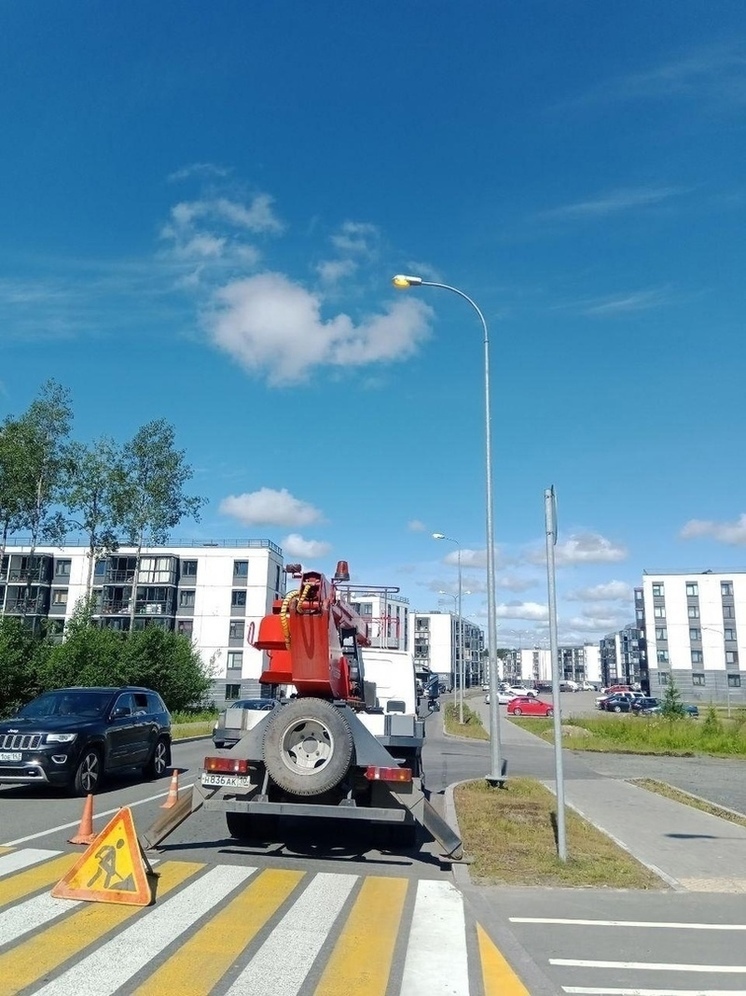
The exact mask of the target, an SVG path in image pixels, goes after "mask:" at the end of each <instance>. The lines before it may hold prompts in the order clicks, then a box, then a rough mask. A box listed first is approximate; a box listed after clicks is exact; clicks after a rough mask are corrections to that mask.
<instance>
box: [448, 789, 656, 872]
mask: <svg viewBox="0 0 746 996" xmlns="http://www.w3.org/2000/svg"><path fill="white" fill-rule="evenodd" d="M455 803H456V813H457V815H458V822H459V827H460V829H461V836H462V838H463V841H464V849H465V851H466V853H467V854H468V855H469V856H470V857H471V858H473V864H472V865H471V866H470V873H471V876H472V879H473V880H474V881H475V882H477V883H478V884H480V885H516V886H565V887H575V888H583V887H585V888H589V887H595V888H610V889H663V888H665V885H664V884H663V882H661V880H660V879H659V878H658V877H657V876H656V875H654V874H653V872H651V871H649V870H648V869H647V868H646V867H645V866H644V865H641V864H640V863H639V862H638V861H636V860H635V858H633V857H632V856H631V855H630V854H628V853H627V852H626V851H623V850H621V848H619V847H617V845H616V844H614V842H613V841H612V840H610V839H609V838H608V837H607V836H606V835H605V834H603V833H601V831H600V830H597V829H596V828H595V827H594V826H591V824H590V823H586V821H585V820H583V819H581V818H580V817H579V816H578V815H577V814H575V813H573V812H571V811H569V810H568V811H567V814H566V817H567V818H566V830H567V853H568V860H567V862H562V861H560V860H559V858H558V857H557V847H556V842H555V829H554V828H555V824H556V812H557V802H556V799H555V797H554V795H552V793H551V792H550V791H549V790H548V789H546V788H544V786H543V785H541V784H539V782H537V781H535V780H533V779H531V778H513V779H511V780H510V781H509V782H508V788H507V789H504V790H503V789H494V788H491V787H490V786H489V785H488V784H487V783H486V782H484V781H474V782H467V783H465V784H463V785H459V786H457V788H456V791H455Z"/></svg>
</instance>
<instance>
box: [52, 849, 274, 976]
mask: <svg viewBox="0 0 746 996" xmlns="http://www.w3.org/2000/svg"><path fill="white" fill-rule="evenodd" d="M255 871H256V868H244V867H241V866H240V865H217V866H216V867H214V868H211V869H210V870H209V871H207V872H205V873H204V874H203V875H200V877H199V878H198V879H197V880H196V881H194V882H190V884H189V885H187V886H186V887H185V888H184V889H181V890H180V891H179V892H177V893H176V894H175V895H174V896H171V897H170V898H169V899H167V900H166V902H163V903H158V905H156V906H154V907H152V908H151V909H150V910H149V911H148V912H147V913H144V914H142V913H141V915H140V916H139V917H138V918H137V919H136V921H135V922H134V923H132V924H130V925H129V926H128V927H126V928H125V929H124V930H123V931H121V932H120V933H119V934H118V935H117V936H116V937H115V938H114V939H113V940H111V941H108V942H107V943H105V944H102V945H101V946H100V947H97V948H96V949H95V950H94V951H92V952H91V953H90V954H89V955H87V956H86V957H85V958H82V959H81V960H80V961H77V962H76V963H75V964H74V965H73V966H72V967H71V968H68V970H67V971H66V972H64V973H63V974H62V975H59V976H58V977H57V978H56V979H54V980H53V981H52V982H49V983H47V985H46V986H42V988H41V989H39V990H37V993H36V996H70V994H71V993H75V996H112V994H113V993H115V992H116V991H117V990H118V989H119V988H120V987H121V986H124V985H125V984H126V983H127V982H129V980H130V979H131V978H132V976H133V975H135V974H136V973H137V972H139V971H140V969H142V968H145V966H146V965H147V964H148V963H149V962H151V961H153V959H154V958H157V957H158V956H159V955H160V953H161V952H162V951H163V949H164V948H165V947H168V945H169V944H171V943H172V942H173V941H175V940H176V939H177V938H179V937H181V935H182V934H184V933H185V932H186V931H188V930H189V929H190V928H191V927H193V926H194V924H195V923H196V922H197V921H198V920H199V919H201V917H203V916H204V915H205V914H206V913H209V912H210V911H211V910H212V909H213V908H214V907H215V906H216V905H217V904H218V903H220V902H221V900H223V899H225V898H226V897H227V896H228V895H230V893H231V892H233V891H234V889H236V888H238V886H239V885H243V883H244V882H245V881H246V879H247V878H249V876H251V875H253V874H254V872H255Z"/></svg>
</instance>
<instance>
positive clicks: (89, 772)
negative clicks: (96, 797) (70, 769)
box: [80, 752, 98, 792]
mask: <svg viewBox="0 0 746 996" xmlns="http://www.w3.org/2000/svg"><path fill="white" fill-rule="evenodd" d="M80 784H81V785H82V786H83V788H84V789H85V790H86V792H92V791H93V790H94V789H95V787H96V785H97V784H98V754H94V753H93V752H91V753H90V754H86V756H85V757H84V758H83V761H82V763H81V765H80Z"/></svg>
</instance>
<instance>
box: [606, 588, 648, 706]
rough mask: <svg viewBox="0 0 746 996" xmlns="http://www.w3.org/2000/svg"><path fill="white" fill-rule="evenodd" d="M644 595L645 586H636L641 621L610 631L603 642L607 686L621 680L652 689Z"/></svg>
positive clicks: (637, 609)
mask: <svg viewBox="0 0 746 996" xmlns="http://www.w3.org/2000/svg"><path fill="white" fill-rule="evenodd" d="M642 597H643V595H642V589H641V588H639V589H635V612H636V614H637V617H638V618H637V621H636V622H635V623H634V624H632V625H629V626H625V627H624V628H623V629H620V630H618V631H617V632H616V633H608V634H607V635H606V636H605V637H603V639H602V640H601V642H600V655H601V681H602V682H603V684H604V685H605V686H607V687H608V686H609V685H614V684H617V683H621V684H624V685H639V686H640V687H641V688H642V689H643V691H646V692H647V691H649V689H650V677H649V674H648V663H647V653H646V642H645V627H644V613H643V612H642V610H641V608H640V605H641V602H642Z"/></svg>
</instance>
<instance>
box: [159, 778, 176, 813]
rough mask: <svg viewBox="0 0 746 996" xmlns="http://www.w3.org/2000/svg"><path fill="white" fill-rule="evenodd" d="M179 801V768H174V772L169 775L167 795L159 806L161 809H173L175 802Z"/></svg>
mask: <svg viewBox="0 0 746 996" xmlns="http://www.w3.org/2000/svg"><path fill="white" fill-rule="evenodd" d="M178 801H179V769H178V768H174V773H173V774H172V775H171V784H170V785H169V788H168V796H167V798H166V801H165V802H164V803H163V805H162V806H161V809H173V808H174V806H175V805H176V803H177V802H178Z"/></svg>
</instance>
